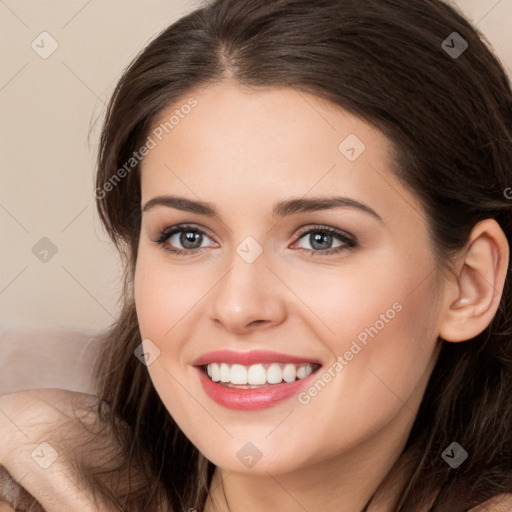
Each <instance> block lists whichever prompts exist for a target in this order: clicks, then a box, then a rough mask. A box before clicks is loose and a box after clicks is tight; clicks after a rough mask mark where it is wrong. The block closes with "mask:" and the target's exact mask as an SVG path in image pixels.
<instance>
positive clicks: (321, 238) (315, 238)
mask: <svg viewBox="0 0 512 512" xmlns="http://www.w3.org/2000/svg"><path fill="white" fill-rule="evenodd" d="M310 240H311V247H313V248H314V249H319V250H322V249H328V248H329V247H325V246H322V245H321V244H322V242H324V244H325V245H327V246H329V245H330V243H331V241H332V235H329V234H327V233H322V234H320V233H316V234H315V235H310ZM326 242H327V243H326ZM315 244H320V247H315Z"/></svg>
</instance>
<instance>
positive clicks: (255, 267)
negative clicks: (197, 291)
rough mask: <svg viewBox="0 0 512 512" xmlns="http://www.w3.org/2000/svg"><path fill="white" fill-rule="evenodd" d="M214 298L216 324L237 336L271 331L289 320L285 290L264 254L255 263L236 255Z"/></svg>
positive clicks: (215, 289) (217, 287) (216, 289)
mask: <svg viewBox="0 0 512 512" xmlns="http://www.w3.org/2000/svg"><path fill="white" fill-rule="evenodd" d="M212 294H213V299H212V320H213V322H215V323H216V324H217V325H218V326H221V327H223V328H224V329H225V330H227V331H229V332H232V333H234V334H237V335H243V334H249V333H250V332H253V331H254V330H259V329H268V328H270V327H272V326H276V325H279V324H280V323H281V322H283V321H284V319H285V318H286V308H285V296H284V294H285V289H284V287H283V284H282V283H281V282H280V281H279V279H277V278H276V276H275V275H274V273H273V272H271V271H270V270H269V269H268V268H267V259H266V258H265V253H263V254H261V255H260V256H259V257H258V258H257V259H256V260H255V261H253V262H252V263H247V262H246V261H244V259H242V258H241V257H240V256H239V255H238V254H235V255H234V257H233V260H232V265H231V268H230V270H229V271H228V272H227V273H226V274H225V275H224V277H223V278H222V279H221V280H220V282H219V283H218V284H217V286H215V287H214V289H213V290H212Z"/></svg>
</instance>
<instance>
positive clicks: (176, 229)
mask: <svg viewBox="0 0 512 512" xmlns="http://www.w3.org/2000/svg"><path fill="white" fill-rule="evenodd" d="M181 232H194V233H199V234H201V235H204V236H206V237H208V238H211V237H209V236H208V234H207V233H206V232H205V231H203V230H202V229H200V228H198V227H196V226H193V225H187V224H180V225H177V226H172V227H170V228H167V229H165V230H164V231H162V232H161V233H160V236H159V237H158V238H156V239H154V240H153V242H155V243H157V244H159V245H161V246H162V248H163V249H164V250H165V251H167V252H170V253H172V254H175V255H178V256H190V255H192V254H197V253H200V252H203V249H205V247H198V248H196V249H188V250H185V249H176V248H174V247H172V246H170V245H169V244H166V242H167V241H168V240H169V238H170V237H171V236H172V235H175V234H176V233H181ZM312 233H322V234H329V235H333V236H335V237H336V238H338V240H339V241H341V242H343V243H344V244H345V245H341V246H339V247H334V248H331V249H323V250H321V249H319V250H315V249H304V248H299V249H298V250H299V251H303V252H306V253H307V254H309V255H310V256H314V255H315V254H321V255H325V256H329V255H332V254H339V253H341V252H343V251H346V250H350V249H353V248H355V247H356V246H357V243H356V240H355V239H354V238H353V237H352V236H351V235H348V234H347V233H345V232H343V231H340V230H338V229H335V228H331V227H329V226H320V225H318V226H313V227H311V228H309V229H308V230H307V231H303V232H302V233H300V234H299V235H298V239H299V240H300V239H302V238H304V237H305V236H306V235H310V234H312Z"/></svg>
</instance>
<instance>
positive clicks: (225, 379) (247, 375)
mask: <svg viewBox="0 0 512 512" xmlns="http://www.w3.org/2000/svg"><path fill="white" fill-rule="evenodd" d="M265 366H266V367H267V368H266V369H265ZM206 372H207V374H208V376H209V377H210V378H211V379H212V380H213V381H214V382H219V381H220V382H222V383H226V384H236V385H251V386H263V385H264V384H279V383H281V382H282V381H283V380H284V381H285V382H294V381H295V380H296V379H303V378H304V377H307V376H308V375H310V374H311V373H312V372H313V365H312V364H308V363H305V364H304V363H301V364H292V363H287V364H280V363H271V364H265V365H264V364H261V363H258V364H253V365H251V366H244V365H241V364H233V365H228V364H227V363H220V364H219V363H211V364H208V365H206Z"/></svg>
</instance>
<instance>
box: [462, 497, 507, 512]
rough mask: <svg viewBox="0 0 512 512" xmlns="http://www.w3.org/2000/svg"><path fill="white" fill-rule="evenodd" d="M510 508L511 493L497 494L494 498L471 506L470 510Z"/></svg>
mask: <svg viewBox="0 0 512 512" xmlns="http://www.w3.org/2000/svg"><path fill="white" fill-rule="evenodd" d="M511 510H512V493H507V494H498V495H497V496H494V498H492V499H490V500H487V501H486V502H484V503H482V504H481V505H478V506H477V507H475V508H472V509H471V511H470V512H510V511H511Z"/></svg>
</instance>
